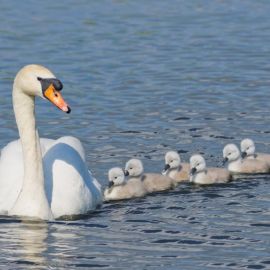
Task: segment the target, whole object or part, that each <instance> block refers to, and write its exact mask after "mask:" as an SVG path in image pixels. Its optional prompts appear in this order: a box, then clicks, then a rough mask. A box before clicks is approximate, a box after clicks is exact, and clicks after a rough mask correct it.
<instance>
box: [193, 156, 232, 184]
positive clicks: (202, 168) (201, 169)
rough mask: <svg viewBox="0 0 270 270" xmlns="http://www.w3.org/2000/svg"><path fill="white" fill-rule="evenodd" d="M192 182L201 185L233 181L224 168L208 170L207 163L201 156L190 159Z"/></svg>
mask: <svg viewBox="0 0 270 270" xmlns="http://www.w3.org/2000/svg"><path fill="white" fill-rule="evenodd" d="M190 167H191V171H190V174H191V175H190V182H193V183H196V184H200V185H210V184H220V183H227V182H229V181H230V180H231V174H230V172H229V171H228V170H226V169H223V168H206V163H205V160H204V158H203V157H202V156H201V155H193V156H192V157H191V158H190Z"/></svg>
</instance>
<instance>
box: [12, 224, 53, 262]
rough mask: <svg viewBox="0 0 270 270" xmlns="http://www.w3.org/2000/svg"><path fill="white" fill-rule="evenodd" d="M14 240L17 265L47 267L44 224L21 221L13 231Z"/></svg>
mask: <svg viewBox="0 0 270 270" xmlns="http://www.w3.org/2000/svg"><path fill="white" fill-rule="evenodd" d="M13 237H14V240H15V241H17V242H18V245H19V250H20V252H19V253H18V255H19V257H20V259H19V260H18V263H21V264H26V265H47V258H46V256H45V253H46V252H47V249H48V243H47V238H48V224H47V223H46V222H29V221H22V223H21V224H20V226H19V227H18V228H16V229H15V230H14V231H13Z"/></svg>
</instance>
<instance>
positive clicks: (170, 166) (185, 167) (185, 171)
mask: <svg viewBox="0 0 270 270" xmlns="http://www.w3.org/2000/svg"><path fill="white" fill-rule="evenodd" d="M189 171H190V165H189V163H181V158H180V156H179V154H178V153H177V152H175V151H169V152H167V153H166V155H165V167H164V170H163V171H162V174H163V175H166V176H169V177H170V178H172V179H173V181H174V183H180V182H183V181H188V180H189Z"/></svg>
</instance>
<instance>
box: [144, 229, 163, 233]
mask: <svg viewBox="0 0 270 270" xmlns="http://www.w3.org/2000/svg"><path fill="white" fill-rule="evenodd" d="M142 232H144V233H160V232H162V230H150V229H149V230H142Z"/></svg>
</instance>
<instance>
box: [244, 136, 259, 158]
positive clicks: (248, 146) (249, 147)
mask: <svg viewBox="0 0 270 270" xmlns="http://www.w3.org/2000/svg"><path fill="white" fill-rule="evenodd" d="M255 150H256V149H255V144H254V142H253V141H252V140H251V139H244V140H242V141H241V152H242V153H241V156H242V158H245V157H248V156H253V155H254V154H255Z"/></svg>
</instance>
